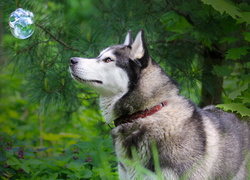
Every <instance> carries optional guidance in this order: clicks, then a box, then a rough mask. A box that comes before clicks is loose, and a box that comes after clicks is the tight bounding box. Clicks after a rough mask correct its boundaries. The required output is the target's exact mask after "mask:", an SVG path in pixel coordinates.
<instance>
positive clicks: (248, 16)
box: [238, 12, 250, 25]
mask: <svg viewBox="0 0 250 180" xmlns="http://www.w3.org/2000/svg"><path fill="white" fill-rule="evenodd" d="M241 14H242V17H241V18H240V19H239V20H238V23H243V22H246V24H247V25H248V24H250V12H242V13H241Z"/></svg>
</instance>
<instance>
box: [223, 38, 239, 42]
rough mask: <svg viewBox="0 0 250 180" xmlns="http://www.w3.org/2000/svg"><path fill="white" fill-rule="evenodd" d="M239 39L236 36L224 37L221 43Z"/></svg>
mask: <svg viewBox="0 0 250 180" xmlns="http://www.w3.org/2000/svg"><path fill="white" fill-rule="evenodd" d="M238 40H239V39H238V38H236V37H224V38H222V39H221V40H220V42H219V43H224V42H227V43H233V42H236V41H238Z"/></svg>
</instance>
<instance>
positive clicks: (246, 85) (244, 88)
mask: <svg viewBox="0 0 250 180" xmlns="http://www.w3.org/2000/svg"><path fill="white" fill-rule="evenodd" d="M247 88H248V83H245V84H244V85H243V86H241V87H239V89H237V90H235V91H233V92H231V93H230V94H229V95H228V97H229V98H230V99H232V100H234V99H235V98H237V97H238V96H240V95H241V93H242V92H243V91H245V90H246V89H247Z"/></svg>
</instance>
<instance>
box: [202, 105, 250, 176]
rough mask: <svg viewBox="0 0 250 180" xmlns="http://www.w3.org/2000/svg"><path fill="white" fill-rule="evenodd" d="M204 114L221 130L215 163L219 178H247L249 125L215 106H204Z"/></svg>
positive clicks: (249, 142)
mask: <svg viewBox="0 0 250 180" xmlns="http://www.w3.org/2000/svg"><path fill="white" fill-rule="evenodd" d="M204 114H205V116H207V117H208V118H209V119H210V121H211V122H212V123H213V124H214V125H215V128H216V130H217V131H218V132H219V135H220V136H219V137H220V141H219V144H218V146H219V149H220V152H219V156H218V161H217V162H216V163H215V164H214V168H215V170H216V174H217V177H218V179H225V180H226V179H232V177H234V179H247V165H246V163H248V162H247V161H248V160H249V152H250V151H249V149H250V141H249V139H250V133H249V126H248V124H247V123H246V122H245V123H243V122H240V121H239V120H238V118H237V117H236V116H235V115H234V114H232V113H226V112H224V111H222V110H220V109H217V108H215V107H214V106H209V107H205V108H204Z"/></svg>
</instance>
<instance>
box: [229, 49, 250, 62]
mask: <svg viewBox="0 0 250 180" xmlns="http://www.w3.org/2000/svg"><path fill="white" fill-rule="evenodd" d="M249 49H250V47H248V46H244V47H240V48H231V49H228V51H227V52H226V59H232V60H236V59H240V57H241V56H244V55H246V54H247V53H248V50H249Z"/></svg>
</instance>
